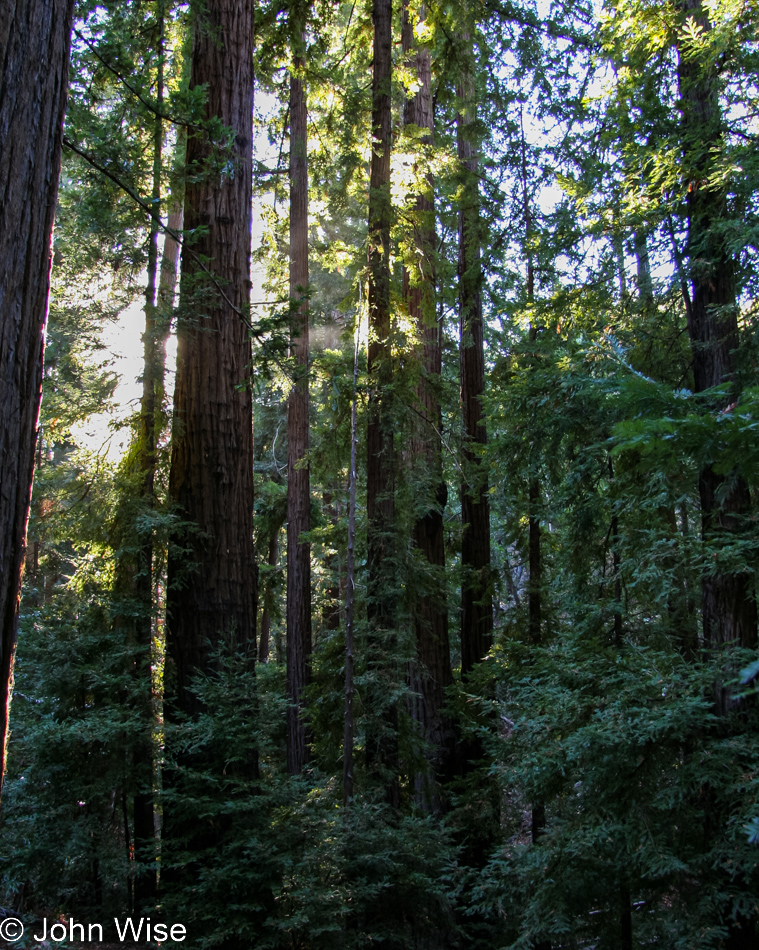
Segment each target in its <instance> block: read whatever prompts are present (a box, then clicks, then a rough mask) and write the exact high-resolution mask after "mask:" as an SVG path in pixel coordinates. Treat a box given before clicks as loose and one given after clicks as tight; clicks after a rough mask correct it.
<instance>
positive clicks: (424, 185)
mask: <svg viewBox="0 0 759 950" xmlns="http://www.w3.org/2000/svg"><path fill="white" fill-rule="evenodd" d="M401 38H402V44H403V52H404V54H406V63H407V66H408V68H409V69H410V70H413V72H414V74H415V76H416V79H417V82H418V88H417V91H416V92H415V93H414V95H413V96H412V97H411V98H409V99H408V100H407V101H406V104H405V108H404V122H405V124H406V126H407V127H410V128H411V129H418V130H420V131H421V132H422V133H423V134H422V137H421V140H420V144H421V145H422V147H423V148H424V147H430V146H431V145H432V141H433V135H434V116H433V111H432V88H431V86H432V82H431V62H430V51H429V49H427V48H424V47H421V48H417V47H416V44H415V41H414V27H413V23H412V21H411V18H410V16H409V10H408V4H404V8H403V30H402V37H401ZM417 181H418V184H417V190H416V193H415V194H414V195H413V196H412V213H413V215H414V229H413V239H412V242H411V244H412V253H411V254H410V255H409V256H410V262H409V263H408V265H407V266H406V267H404V269H403V297H404V300H405V302H406V306H407V308H408V312H409V316H410V317H411V319H412V320H413V321H414V323H415V325H416V328H417V334H418V336H419V340H420V347H419V353H418V357H419V360H420V364H421V366H420V371H421V372H420V378H419V383H418V385H417V391H416V399H417V406H416V409H417V412H418V419H417V425H416V431H415V433H414V438H413V442H412V446H411V457H412V464H413V466H414V469H415V473H414V474H415V476H416V481H417V483H418V485H419V486H420V489H419V490H418V491H417V497H418V498H419V499H420V501H419V503H418V508H419V509H421V510H419V512H418V514H417V518H416V520H415V522H414V529H413V531H414V542H415V545H416V548H417V550H418V552H419V555H420V556H421V558H422V559H423V561H424V562H425V564H427V565H429V567H430V569H431V570H428V571H426V572H425V574H426V576H428V577H429V576H431V577H432V580H431V582H425V586H424V589H423V590H421V591H420V596H419V597H418V598H416V601H415V606H414V609H415V616H414V630H415V635H416V661H415V662H414V663H413V664H412V665H411V669H410V686H411V690H412V704H411V714H412V717H413V719H414V720H415V721H416V722H417V723H418V726H419V729H420V731H421V735H422V736H423V737H424V739H425V740H426V742H427V743H428V754H429V756H430V764H431V766H432V771H433V774H435V775H437V777H438V778H440V779H445V778H449V777H450V775H451V774H452V772H453V770H454V758H455V750H456V736H455V732H454V728H453V724H452V722H451V721H450V718H449V717H448V716H446V715H445V714H444V712H443V708H444V706H445V700H446V696H445V690H446V687H448V686H450V685H451V684H452V683H453V674H452V672H451V658H450V645H449V639H448V603H447V598H446V594H445V582H444V577H443V572H444V569H445V538H444V533H443V510H444V508H445V504H446V501H447V498H448V489H447V486H446V483H445V480H444V478H443V463H442V446H441V430H442V412H441V409H440V400H439V397H438V390H439V386H440V376H441V368H442V327H441V325H440V324H439V323H438V321H437V315H436V311H435V275H434V253H435V217H434V215H435V207H434V196H433V192H432V181H431V179H430V178H429V177H425V178H422V179H421V181H420V180H419V178H417ZM416 785H417V799H418V803H419V804H420V806H421V807H423V808H425V809H428V810H429V809H439V808H441V807H442V802H441V799H440V796H439V793H438V792H437V791H436V789H435V788H429V787H428V783H427V781H426V779H425V777H424V776H421V775H420V776H418V777H417V780H416Z"/></svg>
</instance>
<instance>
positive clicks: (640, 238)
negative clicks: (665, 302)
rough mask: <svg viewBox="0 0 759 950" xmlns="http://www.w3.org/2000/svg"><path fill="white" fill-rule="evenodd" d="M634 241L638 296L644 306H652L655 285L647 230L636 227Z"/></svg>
mask: <svg viewBox="0 0 759 950" xmlns="http://www.w3.org/2000/svg"><path fill="white" fill-rule="evenodd" d="M633 241H634V243H635V264H636V274H637V281H638V296H639V297H640V302H641V304H642V305H643V306H644V307H652V306H653V304H654V285H653V281H652V280H651V261H650V258H649V256H648V241H647V240H646V232H645V231H644V230H643V229H642V228H636V229H635V233H634V235H633Z"/></svg>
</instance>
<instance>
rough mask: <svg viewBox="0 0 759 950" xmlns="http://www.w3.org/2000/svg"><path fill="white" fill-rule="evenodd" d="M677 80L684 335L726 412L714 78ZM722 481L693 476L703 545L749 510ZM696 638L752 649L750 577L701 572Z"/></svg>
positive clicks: (703, 18)
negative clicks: (713, 177)
mask: <svg viewBox="0 0 759 950" xmlns="http://www.w3.org/2000/svg"><path fill="white" fill-rule="evenodd" d="M682 9H683V10H684V11H685V13H686V15H688V16H690V17H692V18H693V19H694V20H695V21H696V23H697V24H699V25H700V26H701V27H702V28H703V30H704V31H705V33H707V34H708V32H709V31H710V30H711V24H710V22H709V19H708V17H707V15H706V12H705V11H704V9H703V8H702V6H701V2H700V0H683V3H682ZM678 54H679V66H678V78H679V85H680V97H681V98H680V107H681V111H682V124H681V129H682V135H683V165H684V169H683V171H684V174H685V175H686V176H687V181H688V182H689V184H688V196H687V201H688V259H689V265H690V280H691V288H692V292H691V306H690V308H689V314H688V318H689V319H688V331H689V334H690V340H691V347H692V351H693V375H694V381H695V389H696V392H703V391H704V390H706V389H709V388H711V387H712V386H719V385H722V384H725V383H727V384H730V388H731V392H730V393H729V394H726V395H725V397H724V399H723V405H722V408H724V407H726V406H727V405H728V404H729V403H730V402H732V401H733V400H734V399H735V398H736V397H737V395H738V392H739V390H740V381H739V379H738V360H737V350H738V344H739V337H738V313H737V301H736V279H735V260H734V258H733V255H732V253H731V251H730V248H729V246H728V241H727V238H726V236H725V233H724V230H723V229H722V228H721V227H720V222H721V221H724V220H725V219H726V218H727V217H728V206H727V193H726V190H725V188H724V187H723V186H721V185H714V184H710V182H709V177H710V173H711V171H712V168H713V161H714V159H713V153H714V151H715V150H716V151H719V150H720V148H721V144H722V138H723V123H722V116H721V112H720V103H719V89H718V79H717V76H716V75H715V74H714V73H713V71H712V68H711V67H710V66H709V65H708V64H706V63H704V62H703V59H702V58H701V57H700V56H699V55H698V54H695V55H694V54H693V53H692V52H689V53H688V54H687V55H686V54H685V53H684V51H683V50H682V49H679V50H678ZM725 481H726V477H725V476H724V475H721V474H718V473H717V472H715V471H714V469H713V468H712V467H711V466H706V467H705V468H703V469H702V471H701V472H700V474H699V493H700V496H701V516H702V526H703V527H702V530H703V535H704V538H705V540H708V539H709V538H710V537H713V536H714V535H723V536H726V537H728V538H729V536H730V535H735V534H737V533H739V532H740V531H741V530H742V524H741V522H742V520H743V518H744V516H745V515H747V514H748V513H749V511H750V508H751V497H750V494H749V489H748V485H747V484H746V482H745V480H744V479H743V478H741V477H739V476H735V477H732V476H729V481H730V487H729V488H728V490H727V492H726V494H725V496H724V498H723V499H722V500H720V498H719V496H720V494H721V493H722V492H723V491H724V486H725ZM701 602H702V612H703V627H704V639H705V640H706V642H707V644H710V645H711V646H714V647H722V646H725V645H726V644H729V643H737V644H738V645H740V646H743V647H749V648H750V647H753V646H755V644H756V639H757V610H756V600H755V597H754V578H753V575H752V573H751V572H750V571H748V570H746V571H739V572H736V573H731V574H727V573H723V572H719V571H714V572H711V573H705V574H704V576H703V579H702V598H701Z"/></svg>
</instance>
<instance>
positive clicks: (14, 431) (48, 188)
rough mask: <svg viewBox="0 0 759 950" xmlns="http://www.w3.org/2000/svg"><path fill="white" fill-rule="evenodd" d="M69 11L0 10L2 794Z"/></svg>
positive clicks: (56, 7) (30, 6)
mask: <svg viewBox="0 0 759 950" xmlns="http://www.w3.org/2000/svg"><path fill="white" fill-rule="evenodd" d="M73 10H74V4H73V0H17V2H15V3H7V4H3V5H2V8H1V9H0V63H2V78H0V89H1V90H2V94H1V95H0V223H1V224H2V227H0V486H1V490H0V630H1V632H0V790H2V782H3V777H4V775H5V753H6V741H7V735H8V715H9V713H10V698H11V690H12V680H13V659H14V655H15V652H16V631H17V626H18V595H19V587H20V583H21V568H22V565H23V563H24V550H25V544H26V522H27V518H28V515H29V501H30V498H31V488H32V473H33V470H34V452H35V447H36V444H37V417H38V412H39V405H40V393H41V387H42V357H43V347H44V333H45V321H46V319H47V304H48V293H49V289H50V239H51V234H52V228H53V216H54V214H55V202H56V196H57V193H58V175H59V172H60V164H61V135H62V129H63V114H64V110H65V107H66V90H67V82H68V63H69V48H70V42H71V22H72V17H73Z"/></svg>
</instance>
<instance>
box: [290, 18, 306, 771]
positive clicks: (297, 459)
mask: <svg viewBox="0 0 759 950" xmlns="http://www.w3.org/2000/svg"><path fill="white" fill-rule="evenodd" d="M296 19H298V18H297V17H296ZM303 42H304V38H303V36H302V31H301V29H300V28H299V26H298V27H296V29H295V30H294V34H293V45H294V46H295V45H296V44H298V45H302V44H303ZM304 65H305V59H304V57H303V55H302V54H301V53H297V52H296V53H294V55H293V71H292V74H291V76H290V306H291V308H292V332H291V343H290V351H291V354H292V356H293V357H294V362H295V366H296V377H295V380H294V381H293V387H292V389H291V390H290V397H289V400H288V405H287V698H288V707H287V770H288V772H290V774H291V775H297V774H298V773H299V772H300V771H302V769H303V767H304V765H305V764H306V762H307V761H308V742H307V736H306V726H305V723H304V722H303V718H302V715H301V712H302V703H303V690H304V689H305V687H306V685H307V684H308V678H309V672H310V664H311V545H310V544H309V542H308V541H305V540H303V539H302V535H303V534H305V533H306V532H308V531H309V530H310V528H311V517H310V515H311V479H310V473H309V469H308V465H307V464H306V457H307V455H308V297H307V290H308V162H307V146H308V140H307V125H308V108H307V102H306V91H305V88H304V84H303V77H302V75H301V73H302V70H303V67H304Z"/></svg>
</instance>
